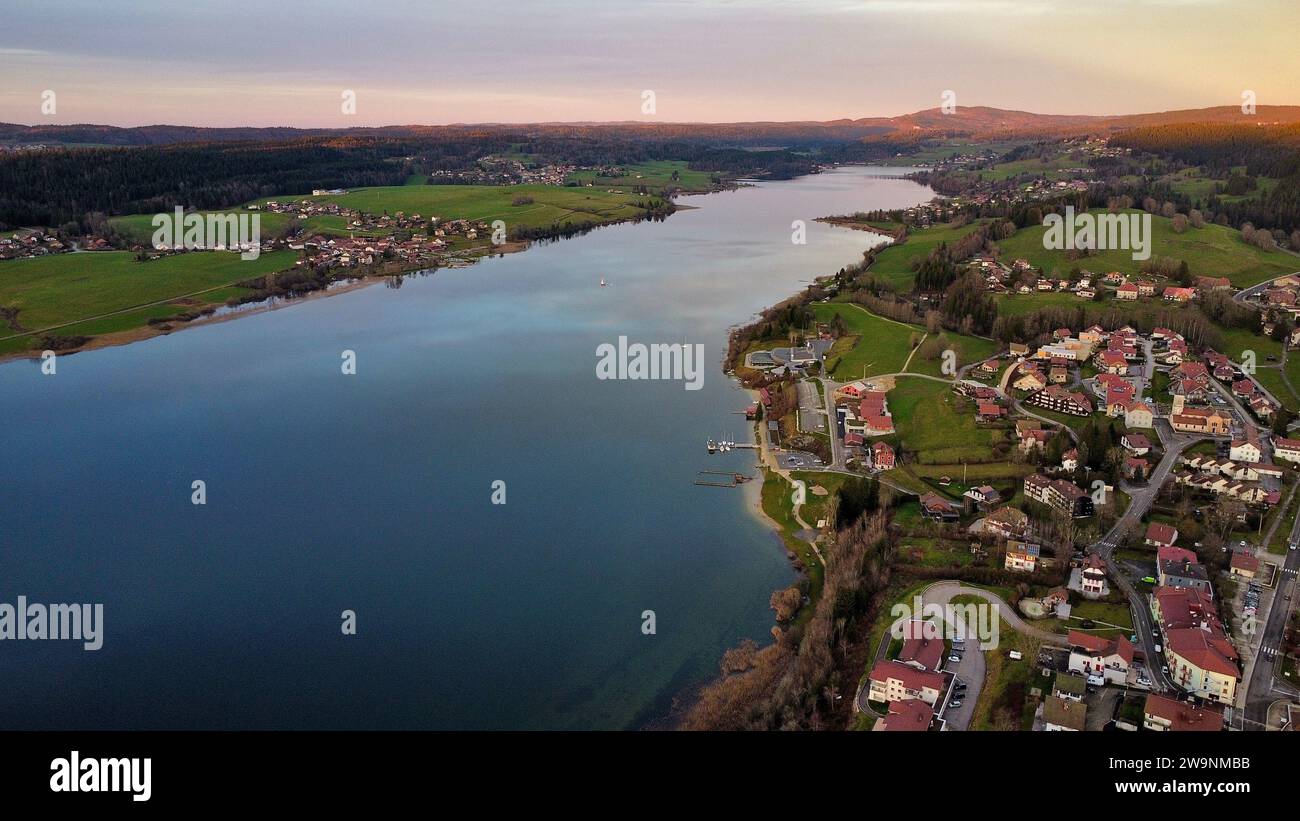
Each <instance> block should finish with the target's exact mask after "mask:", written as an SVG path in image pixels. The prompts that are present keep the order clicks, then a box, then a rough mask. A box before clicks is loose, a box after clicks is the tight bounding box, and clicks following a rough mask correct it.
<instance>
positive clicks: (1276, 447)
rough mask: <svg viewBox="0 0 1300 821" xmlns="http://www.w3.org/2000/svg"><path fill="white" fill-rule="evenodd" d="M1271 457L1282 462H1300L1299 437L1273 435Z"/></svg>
mask: <svg viewBox="0 0 1300 821" xmlns="http://www.w3.org/2000/svg"><path fill="white" fill-rule="evenodd" d="M1273 458H1274V459H1281V460H1282V461H1283V462H1300V439H1286V438H1284V437H1281V436H1274V437H1273Z"/></svg>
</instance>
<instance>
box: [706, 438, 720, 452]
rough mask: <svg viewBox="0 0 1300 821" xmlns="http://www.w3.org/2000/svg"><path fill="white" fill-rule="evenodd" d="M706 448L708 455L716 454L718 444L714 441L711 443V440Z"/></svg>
mask: <svg viewBox="0 0 1300 821" xmlns="http://www.w3.org/2000/svg"><path fill="white" fill-rule="evenodd" d="M708 448H709V453H717V452H718V443H717V442H715V441H713V440H712V439H710V440H709V444H708Z"/></svg>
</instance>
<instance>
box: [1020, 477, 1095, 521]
mask: <svg viewBox="0 0 1300 821" xmlns="http://www.w3.org/2000/svg"><path fill="white" fill-rule="evenodd" d="M1025 496H1026V497H1028V498H1030V499H1033V500H1034V501H1036V502H1042V503H1043V504H1045V505H1047V506H1048V507H1050V508H1052V509H1053V510H1056V511H1059V512H1060V513H1064V514H1065V515H1067V516H1071V517H1073V518H1075V519H1080V518H1083V517H1086V516H1091V515H1092V514H1093V512H1094V507H1093V504H1092V497H1091V496H1089V495H1088V494H1087V493H1085V492H1084V491H1083V489H1082V488H1080V487H1079V486H1078V485H1076V484H1074V483H1073V482H1067V481H1066V480H1064V479H1049V478H1048V477H1046V476H1044V475H1042V474H1041V473H1031V474H1029V475H1028V476H1026V477H1025Z"/></svg>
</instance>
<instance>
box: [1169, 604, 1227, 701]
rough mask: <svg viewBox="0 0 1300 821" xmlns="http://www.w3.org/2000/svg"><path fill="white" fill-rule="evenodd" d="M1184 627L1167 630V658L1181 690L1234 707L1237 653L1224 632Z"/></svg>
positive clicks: (1211, 628)
mask: <svg viewBox="0 0 1300 821" xmlns="http://www.w3.org/2000/svg"><path fill="white" fill-rule="evenodd" d="M1215 625H1216V626H1212V627H1210V628H1207V629H1201V628H1200V627H1183V628H1177V629H1173V630H1166V631H1165V658H1167V659H1168V660H1169V673H1170V677H1171V678H1172V679H1173V680H1174V682H1175V683H1176V684H1178V686H1179V687H1182V688H1183V689H1184V690H1187V691H1188V692H1190V693H1193V694H1195V695H1198V696H1201V697H1202V698H1208V699H1213V700H1215V701H1218V702H1220V703H1222V704H1231V703H1232V702H1233V701H1234V700H1235V699H1236V697H1237V679H1238V676H1239V675H1240V671H1239V670H1238V668H1237V650H1236V648H1234V647H1233V646H1232V642H1230V641H1228V637H1227V636H1226V635H1224V633H1223V629H1222V628H1218V627H1217V622H1216V623H1215Z"/></svg>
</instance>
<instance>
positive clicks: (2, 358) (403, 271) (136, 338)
mask: <svg viewBox="0 0 1300 821" xmlns="http://www.w3.org/2000/svg"><path fill="white" fill-rule="evenodd" d="M674 205H675V206H676V204H675V203H674ZM691 207H692V206H676V207H675V208H674V212H675V211H676V210H677V208H681V209H683V210H684V209H687V208H691ZM669 216H671V214H669ZM637 221H639V220H634V219H626V220H617V221H614V222H609V223H604V224H603V225H600V226H596V227H597V228H600V227H604V226H605V225H623V224H626V223H629V222H637ZM579 236H580V235H579ZM556 239H566V237H557V238H556ZM536 241H537V240H510V241H508V242H505V243H502V244H501V245H500V246H495V247H493V246H486V247H487V248H489V249H490V251H489V252H487V253H480V254H478V255H476V256H474V257H473V258H472V260H470V261H469V264H468V265H438V264H434V265H428V264H421V265H414V266H411V267H408V268H399V269H398V270H395V271H390V272H386V273H358V274H357V275H355V276H350V277H340V278H339V279H337V280H333V281H332V282H330V283H329V284H327V285H326V286H325V287H324V288H318V289H316V290H313V291H307V292H305V293H302V294H299V295H297V296H273V295H272V296H262V297H254V298H252V299H250V300H249V301H248V302H244V303H241V304H239V305H234V306H229V305H225V304H217V303H210V304H206V305H203V306H199V307H211V308H215V309H216V310H217V311H221V310H222V309H223V308H226V309H227V311H226V312H225V313H221V314H220V315H217V314H215V313H214V314H208V315H206V316H198V317H196V318H194V319H192V320H189V321H188V322H187V321H181V320H178V321H177V322H175V323H174V324H171V325H168V326H167V327H166V328H161V327H160V326H157V325H149V324H147V323H146V324H144V325H141V326H139V327H135V328H128V329H126V330H123V331H112V332H110V333H106V334H98V335H96V336H92V337H90V338H89V339H88V340H87V341H86V342H84V343H82V344H81V345H78V346H77V347H75V348H68V349H65V350H56V351H54V353H55V354H56V355H57V356H64V355H69V356H70V355H72V354H77V353H82V352H84V351H95V350H103V349H105V348H117V347H122V346H124V345H130V344H132V343H135V342H144V341H147V340H150V339H156V338H158V337H162V336H170V335H172V334H174V333H178V332H180V331H184V330H186V329H187V328H197V327H203V326H206V325H215V324H218V323H222V322H228V321H230V320H233V319H240V318H242V317H245V316H255V315H257V314H261V313H267V312H269V311H278V310H281V309H283V308H288V307H291V306H293V305H296V304H298V303H300V302H304V301H306V300H309V299H322V298H326V297H332V296H338V295H341V294H347V293H352V292H353V291H356V290H359V289H361V288H365V287H368V286H370V285H373V284H375V283H376V282H381V281H384V280H386V279H389V278H391V277H404V276H407V275H409V274H414V273H419V272H421V271H437V270H441V269H443V268H448V269H455V268H468V267H472V266H474V265H477V264H478V262H479V260H481V259H483V258H484V257H490V256H496V255H498V254H500V255H505V254H517V253H522V252H524V251H526V250H528V249H529V248H531V247H532V245H533V243H534V242H536ZM469 250H471V251H473V250H477V249H469ZM84 253H94V252H84ZM207 253H216V252H207ZM0 270H2V269H0ZM284 270H285V271H290V270H293V269H292V268H286V269H284ZM277 273H283V272H277ZM339 283H343V284H339ZM227 287H228V286H227ZM178 298H179V297H178ZM258 303H268V304H258ZM150 304H163V305H165V304H168V301H163V302H160V303H150ZM243 305H256V307H252V308H242V306H243ZM144 307H148V306H147V305H132V306H128V307H126V308H122V309H120V310H117V311H112V312H110V313H108V314H103V315H100V316H96V317H86V318H83V319H76V320H72V321H70V322H68V323H64V324H63V325H60V326H57V327H55V328H46V329H43V330H37V331H28V332H26V334H22V335H23V336H29V337H31V338H33V339H35V338H38V336H39V335H40V334H42V333H45V332H47V331H52V330H57V329H58V328H66V327H71V326H73V325H78V324H81V323H83V322H90V321H94V320H96V319H100V318H103V317H107V316H113V315H116V314H121V313H127V312H130V311H135V310H139V309H141V308H144ZM176 307H177V309H178V310H180V309H181V308H182V306H179V305H178V306H176ZM241 308H242V310H241ZM44 353H45V351H43V350H39V349H36V348H30V349H26V350H21V351H11V352H9V353H4V354H0V366H3V365H6V364H9V363H10V362H17V361H21V360H39V359H40V358H41V356H42V355H43V354H44Z"/></svg>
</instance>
